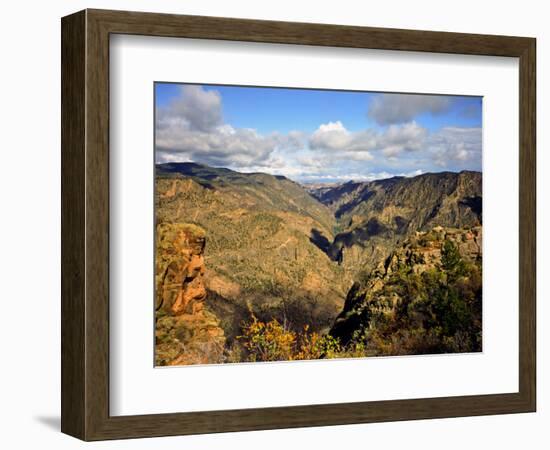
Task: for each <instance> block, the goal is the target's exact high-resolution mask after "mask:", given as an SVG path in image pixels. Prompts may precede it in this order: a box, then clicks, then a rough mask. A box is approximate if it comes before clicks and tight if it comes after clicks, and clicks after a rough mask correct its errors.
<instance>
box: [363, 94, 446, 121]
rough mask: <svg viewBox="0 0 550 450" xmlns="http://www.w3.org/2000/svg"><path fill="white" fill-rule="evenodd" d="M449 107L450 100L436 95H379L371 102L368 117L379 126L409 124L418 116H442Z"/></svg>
mask: <svg viewBox="0 0 550 450" xmlns="http://www.w3.org/2000/svg"><path fill="white" fill-rule="evenodd" d="M450 107H451V98H450V97H444V96H438V95H416V94H380V95H378V96H376V97H375V98H374V99H373V101H372V102H371V104H370V106H369V110H368V116H369V117H370V118H371V119H373V120H375V121H376V122H377V123H378V124H379V125H390V124H396V123H404V122H410V121H412V120H414V119H415V118H416V117H417V116H418V115H419V114H423V113H430V114H432V115H437V114H442V113H445V112H447V111H448V110H449V108H450Z"/></svg>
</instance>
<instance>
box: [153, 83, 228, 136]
mask: <svg viewBox="0 0 550 450" xmlns="http://www.w3.org/2000/svg"><path fill="white" fill-rule="evenodd" d="M158 113H159V121H160V122H161V123H163V122H164V123H176V124H181V125H183V126H186V127H188V128H190V129H192V130H197V131H204V132H206V131H209V130H212V129H214V128H215V127H217V126H218V125H220V124H221V123H222V98H221V95H220V93H219V92H217V91H214V90H211V91H206V90H204V89H203V88H202V87H201V86H196V85H184V86H180V95H179V96H178V97H176V98H175V99H174V100H173V101H172V102H171V103H170V105H169V106H168V107H167V108H163V109H160V110H159V111H158Z"/></svg>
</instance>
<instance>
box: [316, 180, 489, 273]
mask: <svg viewBox="0 0 550 450" xmlns="http://www.w3.org/2000/svg"><path fill="white" fill-rule="evenodd" d="M313 195H315V196H316V197H317V198H318V199H319V201H321V202H322V203H324V204H325V205H327V206H328V207H329V208H330V209H331V210H332V211H333V212H334V214H335V216H336V218H337V219H338V222H339V228H340V232H339V233H338V234H337V235H336V236H335V238H334V241H333V242H332V244H331V245H330V247H329V249H328V253H329V255H330V256H331V258H332V259H334V260H335V261H338V262H339V263H340V264H341V265H342V266H343V267H344V268H346V269H347V270H351V271H355V272H357V270H358V269H362V270H364V271H366V272H368V271H370V270H372V269H373V268H375V267H376V265H377V264H378V263H379V262H380V261H381V260H383V259H385V258H386V257H387V256H388V255H389V253H390V252H391V251H392V250H393V249H394V248H395V247H396V246H398V244H399V242H402V241H403V239H405V238H407V237H409V236H411V235H412V234H413V233H415V232H416V231H423V230H424V231H425V230H430V229H431V228H433V227H434V226H443V227H457V228H461V227H474V226H479V225H481V222H482V218H481V206H482V205H481V202H482V178H481V173H479V172H461V173H451V172H444V173H434V174H425V175H419V176H417V177H413V178H403V177H394V178H390V179H386V180H378V181H373V182H367V183H351V182H350V183H346V184H343V185H340V186H338V187H336V188H332V189H326V188H323V189H318V190H314V191H313Z"/></svg>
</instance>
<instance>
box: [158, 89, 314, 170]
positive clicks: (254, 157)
mask: <svg viewBox="0 0 550 450" xmlns="http://www.w3.org/2000/svg"><path fill="white" fill-rule="evenodd" d="M303 141H304V135H303V133H301V132H299V131H294V132H290V133H289V134H286V135H285V134H281V133H270V134H267V135H263V134H260V133H258V132H257V131H256V130H254V129H251V128H234V127H232V126H231V125H229V124H227V123H223V120H222V101H221V96H220V94H219V93H218V92H217V91H214V90H210V91H206V90H205V89H203V88H202V87H201V86H194V85H185V86H183V87H182V88H181V93H180V96H178V97H177V98H176V99H175V100H174V101H173V102H172V103H170V104H169V105H167V106H166V107H164V108H159V109H158V110H157V123H156V137H155V145H156V160H157V162H161V163H162V162H170V161H195V162H202V163H204V164H210V165H215V166H230V167H235V168H241V167H247V166H257V167H262V166H266V165H270V164H273V161H274V160H273V158H272V154H273V152H275V151H276V150H278V149H287V150H291V149H296V148H299V147H300V146H301V145H303Z"/></svg>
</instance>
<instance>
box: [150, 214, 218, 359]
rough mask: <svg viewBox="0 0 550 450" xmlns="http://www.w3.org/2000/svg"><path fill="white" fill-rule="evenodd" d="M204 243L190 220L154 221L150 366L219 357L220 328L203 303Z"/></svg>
mask: <svg viewBox="0 0 550 450" xmlns="http://www.w3.org/2000/svg"><path fill="white" fill-rule="evenodd" d="M205 244H206V236H205V232H204V230H203V229H202V228H199V227H197V226H195V225H190V224H179V223H175V224H168V223H164V224H160V225H158V226H157V254H156V330H155V338H156V351H155V363H156V365H160V366H163V365H186V364H208V363H216V362H222V359H223V349H224V344H225V337H224V333H223V330H222V329H221V327H220V325H219V320H218V319H217V318H216V316H215V315H214V314H213V313H212V312H210V311H208V310H207V308H205V302H206V297H207V294H206V288H205V286H204V273H205V265H204V248H205Z"/></svg>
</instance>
